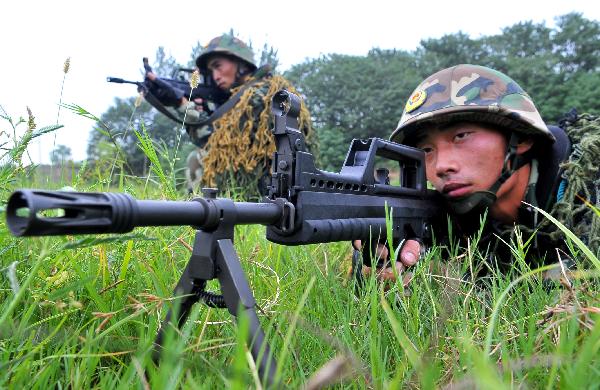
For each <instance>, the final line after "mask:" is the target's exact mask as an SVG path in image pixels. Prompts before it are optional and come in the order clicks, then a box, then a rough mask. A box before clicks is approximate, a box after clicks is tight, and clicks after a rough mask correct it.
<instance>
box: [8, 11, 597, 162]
mask: <svg viewBox="0 0 600 390" xmlns="http://www.w3.org/2000/svg"><path fill="white" fill-rule="evenodd" d="M453 4H460V5H453ZM211 7H212V8H211ZM0 9H1V11H2V13H1V15H0V37H1V38H0V48H1V50H2V59H1V61H0V106H1V107H2V108H3V109H4V110H5V111H6V112H7V113H8V114H9V115H10V116H12V117H13V118H14V119H15V120H16V119H17V118H18V117H20V116H22V117H25V118H26V117H27V111H26V106H29V107H30V108H31V110H32V112H33V114H34V116H35V117H36V123H37V124H38V127H41V126H45V125H50V124H55V123H56V122H57V119H58V122H59V123H60V124H63V125H65V127H64V128H62V129H60V130H58V131H57V132H56V139H55V135H54V134H48V135H45V136H43V137H41V142H36V143H34V144H33V145H32V146H31V147H30V148H29V155H30V156H31V158H32V160H33V162H35V163H39V162H48V161H49V157H48V156H49V153H50V151H51V150H52V147H53V145H54V144H55V143H56V145H58V144H64V145H67V146H68V147H70V148H71V150H72V153H73V157H74V159H75V160H82V159H84V158H85V157H86V154H85V153H86V152H85V151H86V146H87V141H88V137H89V133H90V131H91V129H92V127H93V123H92V122H91V121H90V120H88V119H84V118H80V117H78V116H77V115H75V114H73V113H71V112H69V111H68V110H65V109H61V110H60V116H59V110H58V102H59V99H60V94H61V85H62V81H63V76H64V74H63V64H64V62H65V59H66V58H67V57H70V58H71V68H70V70H69V73H68V74H67V75H66V79H65V83H64V91H63V97H62V101H63V102H64V103H74V104H78V105H80V106H82V107H84V108H85V109H87V110H88V111H90V112H91V113H93V114H95V115H97V116H100V115H101V114H102V113H103V112H105V111H106V110H107V108H108V107H109V106H110V105H111V104H112V103H113V100H114V98H115V97H129V96H134V95H135V94H136V92H135V86H131V85H119V84H109V83H107V82H106V77H107V76H115V77H123V78H127V79H130V80H139V79H141V75H140V69H141V58H142V57H144V56H146V57H150V58H151V59H152V58H154V54H155V52H156V49H157V47H158V46H164V47H165V49H166V50H167V52H168V53H170V54H171V55H173V56H174V57H175V58H176V59H177V60H178V61H179V62H180V63H185V62H187V61H188V59H189V55H190V53H191V50H192V47H193V46H194V45H195V44H196V42H198V41H200V42H201V43H202V44H206V43H207V42H208V41H209V40H210V39H211V38H212V37H214V36H217V35H220V34H222V33H223V32H227V31H229V30H230V29H231V28H233V29H234V31H235V32H236V33H238V35H239V37H240V38H241V39H243V40H245V41H249V40H251V41H252V43H253V46H254V47H255V48H261V47H262V45H263V43H265V42H267V43H268V44H269V45H271V46H273V47H274V48H276V49H277V50H278V57H279V60H280V68H279V69H280V70H281V71H283V70H285V69H287V68H289V67H290V66H291V65H293V64H297V63H300V62H302V61H304V60H305V59H306V58H316V57H318V56H320V55H321V54H327V53H342V54H355V55H365V54H367V52H368V51H369V49H371V48H373V47H378V48H381V49H393V48H397V49H405V50H414V49H415V48H416V47H417V45H418V44H419V41H420V40H421V39H424V38H437V37H440V36H442V35H444V34H451V33H456V32H458V31H463V32H465V33H467V34H469V35H470V36H471V37H474V38H476V37H479V36H482V35H491V34H497V33H500V32H501V29H502V28H503V27H507V26H510V25H512V24H515V23H517V22H519V21H525V20H533V21H534V22H544V21H545V22H546V24H547V25H548V26H553V25H554V18H555V17H556V16H558V15H563V14H566V13H568V12H571V11H577V12H581V13H583V15H584V16H585V17H587V18H588V19H596V20H600V2H598V1H583V0H570V1H558V0H546V1H545V2H534V1H523V0H520V1H516V0H505V1H502V2H483V1H471V0H469V1H460V2H452V1H438V0H435V1H433V0H430V1H423V0H417V1H415V0H413V1H408V0H403V1H400V0H397V1H382V0H369V1H350V0H346V1H326V0H319V1H315V0H303V1H286V2H283V1H280V2H270V1H269V2H267V1H254V2H251V1H239V0H220V1H213V2H206V1H186V0H178V1H162V2H159V1H154V0H145V1H128V0H120V1H115V0H104V1H85V0H78V1H66V0H53V1H41V0H40V1H31V0H18V1H17V0H9V1H5V2H3V5H2V6H1V8H0ZM419 81H420V80H415V85H416V84H417V83H418V82H419ZM399 104H403V102H399ZM0 112H1V111H0ZM23 130H24V129H23ZM0 131H11V132H12V130H11V129H10V127H9V126H8V124H7V123H6V122H5V121H3V120H1V119H0ZM0 137H1V136H0ZM3 139H4V138H0V143H2V140H3Z"/></svg>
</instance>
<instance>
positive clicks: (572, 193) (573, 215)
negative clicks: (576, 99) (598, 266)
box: [551, 114, 600, 253]
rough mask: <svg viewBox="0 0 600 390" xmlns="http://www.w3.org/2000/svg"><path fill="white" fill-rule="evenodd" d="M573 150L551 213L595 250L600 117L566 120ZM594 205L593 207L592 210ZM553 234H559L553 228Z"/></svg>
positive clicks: (599, 230)
mask: <svg viewBox="0 0 600 390" xmlns="http://www.w3.org/2000/svg"><path fill="white" fill-rule="evenodd" d="M565 130H566V132H567V135H568V136H569V138H570V139H571V143H572V152H571V155H570V156H569V159H568V161H566V162H564V163H563V164H562V167H563V168H564V173H563V176H562V177H563V182H562V183H561V188H560V189H559V194H558V198H559V200H558V202H557V203H556V204H555V205H554V207H553V208H552V211H551V214H552V215H553V216H554V217H556V218H557V219H558V220H559V221H561V222H562V223H563V224H564V225H565V226H567V227H568V228H569V229H570V230H571V231H572V232H573V233H575V235H576V236H577V237H579V238H581V239H582V240H583V241H584V242H585V243H586V244H587V245H588V247H589V248H590V249H591V250H592V251H593V252H594V253H598V248H600V217H599V216H598V211H600V117H598V116H596V115H591V114H582V115H579V116H577V118H574V120H573V121H567V122H566V129H565ZM582 198H583V199H585V201H587V202H588V204H586V202H584V201H583V199H582ZM590 205H591V206H593V207H594V208H595V209H596V210H594V209H593V208H592V207H590ZM552 234H554V235H555V236H556V237H558V235H560V234H561V232H560V231H558V230H557V231H555V232H553V233H552Z"/></svg>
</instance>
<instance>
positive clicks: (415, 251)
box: [352, 240, 421, 281]
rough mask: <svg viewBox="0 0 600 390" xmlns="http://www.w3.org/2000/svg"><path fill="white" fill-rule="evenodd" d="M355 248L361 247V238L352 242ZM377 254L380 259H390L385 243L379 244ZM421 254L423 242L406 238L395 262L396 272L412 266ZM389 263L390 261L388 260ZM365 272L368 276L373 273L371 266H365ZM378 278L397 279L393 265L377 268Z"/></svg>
mask: <svg viewBox="0 0 600 390" xmlns="http://www.w3.org/2000/svg"><path fill="white" fill-rule="evenodd" d="M352 245H353V246H354V248H356V249H360V248H361V247H362V243H361V242H360V240H356V241H354V242H353V243H352ZM375 255H376V256H377V257H378V258H380V259H385V260H389V256H390V254H389V251H388V249H387V247H386V246H385V245H383V244H378V245H377V250H376V253H375ZM420 256H421V244H420V243H419V242H418V241H416V240H406V241H405V242H404V245H402V248H400V255H399V256H398V259H397V261H395V262H394V264H393V266H394V267H395V268H396V272H395V273H396V274H397V275H401V274H402V273H403V272H404V271H405V270H406V269H407V268H408V267H411V266H413V265H415V264H416V263H417V261H419V257H420ZM388 264H389V262H388ZM363 274H364V275H365V276H368V275H370V274H371V267H367V266H363ZM377 279H378V280H379V281H395V280H396V276H395V274H394V270H393V269H392V267H391V266H389V267H386V268H378V269H377Z"/></svg>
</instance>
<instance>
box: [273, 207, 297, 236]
mask: <svg viewBox="0 0 600 390" xmlns="http://www.w3.org/2000/svg"><path fill="white" fill-rule="evenodd" d="M273 203H275V204H278V205H279V206H280V207H281V219H280V220H279V229H280V230H281V231H282V232H283V233H289V232H291V231H293V230H294V225H295V224H296V220H295V218H296V208H295V207H294V204H293V203H291V202H288V201H287V200H285V199H284V198H277V199H275V200H273Z"/></svg>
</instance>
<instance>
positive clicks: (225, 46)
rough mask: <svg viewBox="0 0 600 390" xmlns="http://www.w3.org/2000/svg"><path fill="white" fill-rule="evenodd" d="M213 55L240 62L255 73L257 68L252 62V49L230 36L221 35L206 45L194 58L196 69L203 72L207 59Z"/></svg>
mask: <svg viewBox="0 0 600 390" xmlns="http://www.w3.org/2000/svg"><path fill="white" fill-rule="evenodd" d="M213 54H222V55H226V56H231V57H235V58H237V59H239V60H242V61H244V62H245V63H246V64H247V65H248V66H249V67H250V68H251V70H252V71H255V70H256V68H257V67H256V64H255V62H254V53H253V52H252V49H250V48H249V47H248V46H247V45H246V44H245V43H244V42H242V41H241V40H240V39H238V38H236V37H234V36H231V35H230V34H223V35H221V36H218V37H216V38H213V39H212V40H211V41H210V42H209V43H208V45H206V47H204V49H202V52H200V55H199V56H198V58H196V66H197V67H198V69H200V70H201V71H205V70H206V68H207V62H208V59H209V57H210V56H211V55H213Z"/></svg>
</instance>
